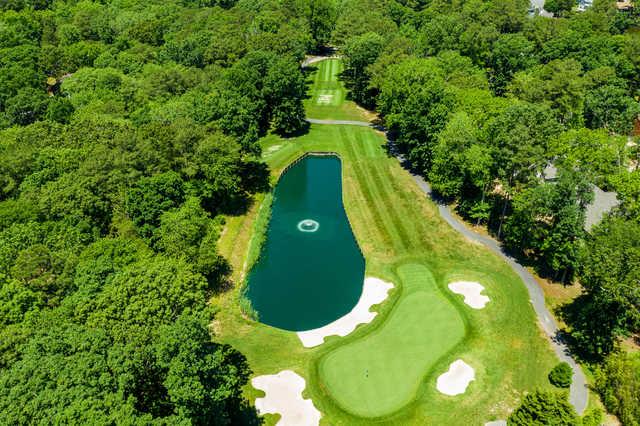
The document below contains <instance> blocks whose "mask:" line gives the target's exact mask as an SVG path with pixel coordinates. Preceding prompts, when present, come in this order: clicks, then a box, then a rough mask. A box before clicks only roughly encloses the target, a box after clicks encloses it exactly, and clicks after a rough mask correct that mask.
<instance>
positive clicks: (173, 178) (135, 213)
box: [126, 172, 184, 239]
mask: <svg viewBox="0 0 640 426" xmlns="http://www.w3.org/2000/svg"><path fill="white" fill-rule="evenodd" d="M183 200H184V182H183V180H182V178H180V176H179V175H178V174H177V173H175V172H167V173H163V174H160V175H156V176H151V177H147V178H142V179H140V182H139V183H138V184H137V185H136V186H135V187H133V188H131V189H130V190H129V192H128V194H127V204H126V206H127V207H126V208H127V213H128V214H129V216H130V217H131V219H132V220H133V223H134V224H135V225H136V227H137V228H138V229H139V231H140V235H141V236H142V237H144V238H146V239H151V238H152V237H153V232H154V230H155V229H156V228H157V227H158V225H159V220H160V216H161V215H162V213H163V212H165V211H167V210H169V209H171V208H174V207H176V206H178V205H180V204H182V201H183Z"/></svg>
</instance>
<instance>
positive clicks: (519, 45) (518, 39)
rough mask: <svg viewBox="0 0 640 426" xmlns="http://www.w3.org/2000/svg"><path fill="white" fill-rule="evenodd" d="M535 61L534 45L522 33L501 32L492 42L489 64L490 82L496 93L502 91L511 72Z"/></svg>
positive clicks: (527, 66)
mask: <svg viewBox="0 0 640 426" xmlns="http://www.w3.org/2000/svg"><path fill="white" fill-rule="evenodd" d="M536 63H537V58H536V55H535V45H534V44H533V43H532V42H531V41H529V40H527V38H526V37H525V36H523V35H522V34H502V35H500V36H499V37H498V39H497V40H496V42H495V43H494V44H493V49H492V53H491V56H490V57H489V66H490V67H491V79H490V83H491V86H492V88H493V90H494V91H495V92H496V93H497V94H502V93H504V90H505V88H506V86H507V83H508V82H509V81H510V80H511V77H512V76H513V74H515V73H516V72H518V71H522V70H525V69H527V68H529V67H531V66H533V65H534V64H536Z"/></svg>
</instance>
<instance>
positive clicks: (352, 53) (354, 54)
mask: <svg viewBox="0 0 640 426" xmlns="http://www.w3.org/2000/svg"><path fill="white" fill-rule="evenodd" d="M383 44H384V40H383V38H382V36H380V35H379V34H377V33H365V34H362V35H359V36H356V37H353V38H351V39H349V40H347V42H346V44H345V46H344V48H343V51H344V57H345V70H344V73H343V74H344V77H345V83H346V85H347V87H348V88H349V89H350V90H351V96H352V97H353V99H354V100H355V101H356V102H358V103H360V104H362V105H364V106H365V107H367V108H372V107H373V106H374V105H375V95H376V92H375V91H373V90H371V88H370V87H369V81H370V80H371V73H370V71H369V67H370V66H371V65H372V64H373V63H374V62H375V61H376V59H377V58H378V56H379V55H380V53H381V51H382V48H383Z"/></svg>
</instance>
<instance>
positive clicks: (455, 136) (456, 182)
mask: <svg viewBox="0 0 640 426" xmlns="http://www.w3.org/2000/svg"><path fill="white" fill-rule="evenodd" d="M476 143H477V137H476V126H475V125H474V123H473V121H472V120H471V119H470V118H469V116H468V115H467V114H466V113H464V112H461V113H457V114H455V115H454V116H453V117H452V118H451V120H449V122H448V123H447V127H445V128H444V129H443V130H442V131H441V132H440V134H439V136H438V145H437V146H436V148H435V150H434V159H433V167H432V168H431V171H430V173H429V180H430V182H431V185H432V186H433V189H435V190H436V191H438V193H440V194H442V195H444V196H445V197H458V196H459V195H460V193H461V191H462V187H463V185H464V183H465V180H466V178H467V173H466V172H467V159H468V157H467V152H468V151H469V149H470V148H471V146H472V145H474V144H476Z"/></svg>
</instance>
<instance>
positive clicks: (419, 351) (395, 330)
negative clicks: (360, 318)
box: [320, 264, 465, 417]
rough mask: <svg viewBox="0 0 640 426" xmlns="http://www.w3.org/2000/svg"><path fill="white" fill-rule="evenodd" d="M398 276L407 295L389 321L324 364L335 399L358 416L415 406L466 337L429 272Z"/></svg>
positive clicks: (418, 269) (406, 271)
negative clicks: (423, 385) (436, 368)
mask: <svg viewBox="0 0 640 426" xmlns="http://www.w3.org/2000/svg"><path fill="white" fill-rule="evenodd" d="M398 276H399V277H400V279H401V280H402V285H403V294H402V297H401V298H400V300H399V301H398V302H397V304H396V307H395V308H394V309H393V311H392V312H391V313H390V315H389V318H388V319H387V321H386V322H385V323H384V324H383V325H382V326H381V327H380V328H378V330H376V331H375V332H374V333H371V334H369V335H367V336H366V337H364V338H362V339H359V340H355V341H353V342H351V343H350V344H347V345H344V346H341V347H339V348H338V349H336V350H335V351H333V352H330V353H329V354H327V355H326V356H325V357H324V358H323V359H322V360H321V361H320V373H321V377H320V379H321V381H322V382H323V384H324V385H326V387H327V389H328V390H329V393H330V394H331V396H332V397H333V398H334V399H335V400H336V402H337V403H338V405H340V406H341V407H342V408H343V409H344V410H345V411H348V412H350V413H352V414H355V415H358V416H362V417H380V416H385V415H388V414H391V413H393V412H394V411H397V410H399V409H400V408H402V406H404V405H406V404H407V403H409V402H410V401H411V400H412V399H413V397H414V395H415V394H416V391H417V390H418V388H419V386H420V382H421V381H422V379H423V376H424V375H425V374H426V373H427V372H428V371H429V370H430V369H431V367H433V365H434V363H435V362H437V361H438V359H439V358H440V357H442V356H444V355H446V354H447V353H448V352H449V351H450V350H451V349H453V348H454V347H455V345H456V344H457V343H459V342H460V341H461V340H462V338H463V337H464V335H465V326H464V323H463V321H462V320H461V318H460V315H459V314H458V312H457V311H456V309H455V308H454V307H453V306H452V305H451V303H450V302H449V301H448V300H447V299H446V298H445V297H444V296H443V295H442V294H441V293H440V290H439V289H438V288H437V286H436V283H435V280H434V278H433V276H432V275H431V273H430V272H429V270H428V269H427V268H425V267H424V266H422V265H416V264H407V265H403V266H401V267H400V268H398ZM391 389H392V390H393V391H392V392H390V390H391Z"/></svg>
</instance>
